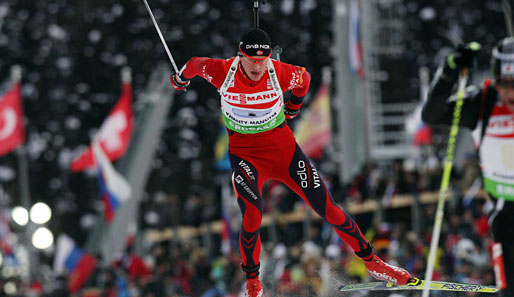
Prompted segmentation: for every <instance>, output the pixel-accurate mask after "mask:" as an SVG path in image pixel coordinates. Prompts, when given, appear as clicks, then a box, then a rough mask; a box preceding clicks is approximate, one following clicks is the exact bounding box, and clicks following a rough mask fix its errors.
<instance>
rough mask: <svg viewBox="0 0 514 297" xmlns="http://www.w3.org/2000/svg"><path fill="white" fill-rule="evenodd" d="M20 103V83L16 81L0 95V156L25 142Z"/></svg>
mask: <svg viewBox="0 0 514 297" xmlns="http://www.w3.org/2000/svg"><path fill="white" fill-rule="evenodd" d="M23 116H24V114H23V107H22V103H21V83H20V82H17V83H15V84H14V86H13V87H12V88H11V89H10V90H9V91H8V92H7V93H6V94H5V95H4V96H3V97H0V156H2V155H5V154H7V153H9V152H11V151H13V150H15V149H16V148H17V147H18V146H20V145H21V144H23V143H24V142H25V126H24V125H23Z"/></svg>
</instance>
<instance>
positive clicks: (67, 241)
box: [54, 234, 98, 293]
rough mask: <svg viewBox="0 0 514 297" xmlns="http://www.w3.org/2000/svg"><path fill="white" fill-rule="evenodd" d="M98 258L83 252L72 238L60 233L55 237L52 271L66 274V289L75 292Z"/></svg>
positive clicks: (86, 278) (87, 276) (86, 277)
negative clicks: (55, 245) (55, 244)
mask: <svg viewBox="0 0 514 297" xmlns="http://www.w3.org/2000/svg"><path fill="white" fill-rule="evenodd" d="M97 262H98V260H97V259H96V258H95V257H94V256H93V255H91V254H89V253H86V252H84V250H83V249H81V248H80V247H79V246H77V245H76V244H75V242H74V241H73V239H71V238H70V237H68V236H67V235H64V234H61V235H59V238H58V239H57V248H56V252H55V257H54V271H55V272H56V273H57V274H63V273H65V272H66V273H67V274H68V291H69V292H71V293H74V292H77V291H78V290H79V289H80V288H81V287H82V286H83V285H84V283H85V282H86V281H87V280H88V278H89V276H90V275H91V273H92V272H93V270H94V269H95V267H96V264H97Z"/></svg>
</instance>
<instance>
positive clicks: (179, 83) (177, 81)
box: [170, 73, 190, 91]
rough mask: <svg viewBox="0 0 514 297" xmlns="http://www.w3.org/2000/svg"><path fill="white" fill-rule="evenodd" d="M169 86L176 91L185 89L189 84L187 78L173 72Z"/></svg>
mask: <svg viewBox="0 0 514 297" xmlns="http://www.w3.org/2000/svg"><path fill="white" fill-rule="evenodd" d="M170 82H171V86H172V87H173V88H175V90H177V91H181V90H184V91H185V90H186V88H187V87H188V86H189V83H190V81H189V79H186V78H185V77H184V76H182V75H179V74H178V73H173V74H172V75H171V76H170Z"/></svg>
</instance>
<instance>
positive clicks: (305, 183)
mask: <svg viewBox="0 0 514 297" xmlns="http://www.w3.org/2000/svg"><path fill="white" fill-rule="evenodd" d="M310 166H311V172H312V178H313V182H314V189H316V188H317V187H319V186H321V179H320V177H319V174H318V171H317V170H316V168H314V166H313V165H312V164H310ZM298 168H299V169H298V171H296V174H297V175H298V177H299V178H300V186H301V187H302V188H304V189H306V188H308V187H309V175H308V174H307V164H305V161H303V160H300V161H298Z"/></svg>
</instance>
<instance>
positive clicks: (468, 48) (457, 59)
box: [446, 41, 481, 71]
mask: <svg viewBox="0 0 514 297" xmlns="http://www.w3.org/2000/svg"><path fill="white" fill-rule="evenodd" d="M480 47H481V46H480V43H478V42H475V41H473V42H470V43H468V44H459V45H458V46H457V49H456V50H455V52H454V53H452V54H450V55H448V57H447V58H446V65H447V66H448V68H450V69H451V70H458V71H460V70H462V69H464V68H468V69H470V68H473V64H474V62H475V58H476V56H477V54H478V52H479V51H480Z"/></svg>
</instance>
